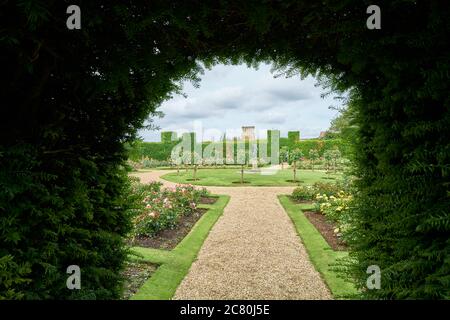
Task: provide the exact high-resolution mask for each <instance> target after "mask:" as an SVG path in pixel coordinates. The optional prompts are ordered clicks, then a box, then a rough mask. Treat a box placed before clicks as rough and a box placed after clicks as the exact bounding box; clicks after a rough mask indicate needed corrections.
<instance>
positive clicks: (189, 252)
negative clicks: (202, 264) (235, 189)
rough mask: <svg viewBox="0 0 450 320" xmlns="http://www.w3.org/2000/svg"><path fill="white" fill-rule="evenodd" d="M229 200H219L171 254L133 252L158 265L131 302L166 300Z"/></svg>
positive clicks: (210, 206) (184, 274)
mask: <svg viewBox="0 0 450 320" xmlns="http://www.w3.org/2000/svg"><path fill="white" fill-rule="evenodd" d="M229 199H230V197H228V196H219V198H218V200H217V201H216V202H215V203H214V204H212V205H202V206H201V207H205V208H209V210H208V211H207V212H206V213H205V214H204V215H203V216H202V217H201V218H200V220H199V221H198V222H197V223H196V224H195V226H194V227H193V228H192V230H191V231H190V232H189V234H188V235H187V236H186V237H185V238H184V239H183V240H182V241H181V242H180V243H179V244H178V246H176V247H175V249H173V250H172V251H166V250H156V249H146V248H138V247H137V248H133V250H135V252H136V253H138V254H141V255H142V256H144V258H143V259H144V260H147V261H150V262H153V263H159V264H161V265H160V266H159V268H158V269H157V270H156V272H155V273H154V274H153V275H152V277H151V278H150V279H149V280H147V282H145V283H144V285H143V286H142V287H141V288H140V289H139V291H138V292H137V293H136V294H135V295H134V296H133V297H132V299H133V300H169V299H171V298H172V297H173V295H174V294H175V291H176V290H177V287H178V285H179V284H180V283H181V281H182V280H183V279H184V277H185V276H186V274H187V273H188V271H189V268H190V267H191V265H192V262H194V260H195V258H196V257H197V254H198V252H199V251H200V248H201V246H202V245H203V242H204V241H205V239H206V237H207V236H208V233H209V231H210V230H211V228H212V226H213V225H214V224H215V223H216V221H217V220H218V219H219V217H220V216H221V215H222V213H223V209H224V208H225V206H226V205H227V203H228V201H229Z"/></svg>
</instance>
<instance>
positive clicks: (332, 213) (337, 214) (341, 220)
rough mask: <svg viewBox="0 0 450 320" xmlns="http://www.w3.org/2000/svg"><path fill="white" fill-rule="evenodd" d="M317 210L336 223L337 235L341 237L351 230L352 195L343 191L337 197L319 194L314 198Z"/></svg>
mask: <svg viewBox="0 0 450 320" xmlns="http://www.w3.org/2000/svg"><path fill="white" fill-rule="evenodd" d="M314 199H315V208H316V210H317V211H320V212H322V213H323V214H324V215H325V216H326V217H327V218H329V219H330V220H332V221H334V222H336V224H337V228H336V229H335V230H334V232H335V233H336V234H338V235H339V236H341V235H342V234H345V233H346V231H348V230H349V228H350V226H351V219H352V217H351V211H350V209H351V203H352V199H353V197H352V195H351V194H349V193H347V192H345V191H343V190H341V191H339V192H338V193H336V194H335V195H331V196H328V195H326V194H325V193H322V194H320V193H317V194H316V196H315V197H314Z"/></svg>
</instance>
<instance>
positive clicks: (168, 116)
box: [140, 65, 339, 141]
mask: <svg viewBox="0 0 450 320" xmlns="http://www.w3.org/2000/svg"><path fill="white" fill-rule="evenodd" d="M316 83H317V81H316V80H315V79H314V78H312V77H308V78H306V79H305V80H301V79H300V77H292V78H285V77H284V76H282V77H278V78H274V74H272V73H271V72H270V65H260V67H259V69H258V70H255V69H251V68H248V67H247V66H245V65H239V66H225V65H218V66H215V67H214V68H213V69H212V70H205V74H204V75H203V76H202V77H201V82H200V88H194V87H193V86H192V85H191V84H190V83H188V82H187V83H185V84H184V85H183V92H184V93H185V94H186V95H187V97H186V98H185V97H183V96H182V95H174V97H173V98H172V99H171V100H169V101H166V102H164V103H163V104H162V105H161V107H160V109H159V110H160V111H162V112H163V113H164V114H165V115H164V117H163V118H161V119H155V121H154V124H155V125H157V126H159V128H160V130H158V131H150V130H142V131H141V132H140V136H141V137H142V138H143V139H144V141H160V131H177V132H178V133H179V134H181V133H182V132H188V131H196V132H197V137H198V138H197V139H199V137H201V136H203V140H216V141H217V140H219V139H220V137H221V136H223V134H224V133H226V135H227V137H229V138H231V137H232V136H239V135H240V132H241V126H255V127H256V132H257V134H258V136H259V137H260V138H265V132H266V130H267V129H279V130H280V131H281V136H282V137H283V136H287V132H288V131H291V130H299V131H300V136H301V138H314V137H317V136H319V133H320V131H323V130H326V129H327V128H328V127H329V125H330V120H331V119H332V118H333V117H334V116H335V115H336V114H337V112H336V111H335V110H330V109H329V108H328V107H329V106H331V105H334V106H336V105H339V101H336V100H335V99H333V98H334V97H335V96H334V95H330V96H327V97H326V98H322V97H321V94H322V93H324V92H325V91H324V89H323V88H321V87H316V86H315V84H316Z"/></svg>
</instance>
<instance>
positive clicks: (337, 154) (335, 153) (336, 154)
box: [330, 149, 341, 173]
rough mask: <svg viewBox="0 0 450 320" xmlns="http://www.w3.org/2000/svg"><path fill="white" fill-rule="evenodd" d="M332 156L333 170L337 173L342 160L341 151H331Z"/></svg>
mask: <svg viewBox="0 0 450 320" xmlns="http://www.w3.org/2000/svg"><path fill="white" fill-rule="evenodd" d="M330 154H331V159H332V161H333V169H334V172H335V173H336V171H337V164H338V161H339V160H340V159H341V152H340V151H339V149H333V150H331V152H330Z"/></svg>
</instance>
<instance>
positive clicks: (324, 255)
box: [278, 195, 358, 299]
mask: <svg viewBox="0 0 450 320" xmlns="http://www.w3.org/2000/svg"><path fill="white" fill-rule="evenodd" d="M278 200H279V201H280V203H281V206H282V207H283V208H284V210H285V211H286V213H287V214H288V216H289V218H290V219H291V220H292V222H293V224H294V226H295V229H296V231H297V234H298V235H299V237H300V239H301V241H302V243H303V244H304V245H305V248H306V251H307V252H308V255H309V258H310V260H311V262H312V263H313V265H314V267H315V268H316V270H317V271H318V272H319V273H320V274H321V275H322V277H323V279H324V280H325V283H326V284H327V286H328V288H329V289H330V291H331V293H332V294H333V296H334V297H335V298H337V299H345V298H347V299H348V298H354V297H355V296H356V295H357V293H358V291H357V289H356V287H355V286H354V285H353V284H352V283H351V282H349V281H346V280H345V279H343V278H342V277H341V276H340V275H339V274H338V272H337V270H334V269H333V267H332V266H333V265H336V263H337V262H338V260H339V259H342V258H344V257H346V256H348V252H346V251H334V250H333V249H332V248H331V247H330V245H329V244H328V243H327V242H326V241H325V239H324V238H323V237H322V235H321V234H320V232H319V231H318V230H317V229H316V228H315V227H314V225H313V224H312V223H311V222H309V220H308V218H306V216H305V215H304V214H303V210H308V209H310V208H311V204H308V203H306V204H305V203H300V204H296V203H294V202H292V201H291V199H289V196H288V195H278Z"/></svg>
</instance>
